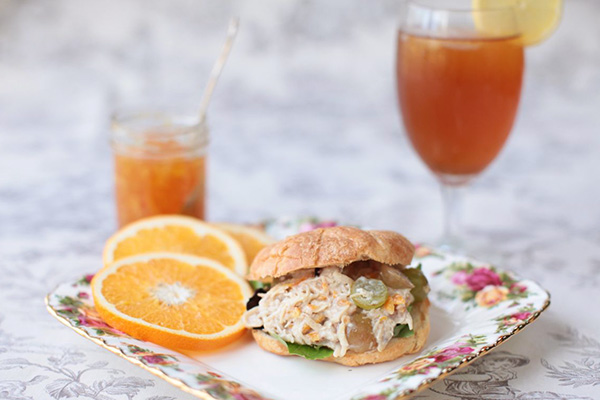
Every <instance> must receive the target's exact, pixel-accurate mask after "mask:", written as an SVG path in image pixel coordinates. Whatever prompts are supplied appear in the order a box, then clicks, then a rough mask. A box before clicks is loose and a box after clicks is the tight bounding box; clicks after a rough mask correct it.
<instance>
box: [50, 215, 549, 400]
mask: <svg viewBox="0 0 600 400" xmlns="http://www.w3.org/2000/svg"><path fill="white" fill-rule="evenodd" d="M331 225H333V223H327V222H319V221H316V220H314V219H279V220H273V221H268V222H267V223H266V224H265V229H266V230H267V232H268V233H269V234H271V235H272V236H273V237H276V238H283V237H285V236H287V235H289V234H293V233H297V232H299V231H305V230H309V229H312V228H315V227H318V226H331ZM413 264H415V265H416V264H422V266H423V271H424V273H425V274H426V276H427V278H428V279H429V283H430V286H431V293H430V295H429V298H430V300H431V303H432V307H431V311H430V316H431V318H430V319H431V333H430V336H429V339H428V340H427V343H426V344H425V347H424V348H423V350H422V351H421V352H420V353H419V354H413V355H409V356H405V357H402V358H400V359H398V360H395V361H390V362H387V363H383V364H377V365H367V366H362V367H357V368H349V367H345V366H342V365H337V364H332V363H325V362H317V361H309V360H305V359H302V358H300V357H280V356H277V355H274V354H271V353H267V352H265V351H263V350H261V349H260V348H259V347H258V345H256V344H255V343H254V342H253V341H252V339H251V335H249V334H247V335H246V336H245V337H244V338H243V339H241V340H239V341H238V342H236V343H234V344H232V345H230V346H228V347H226V348H224V349H221V350H219V351H215V352H211V353H195V354H194V353H181V352H177V351H173V350H169V349H166V348H163V347H161V346H158V345H155V344H152V343H148V342H143V341H140V340H136V339H133V338H131V337H129V336H127V335H126V334H124V333H122V332H119V331H117V330H115V329H112V328H111V327H109V326H108V325H106V324H105V323H104V322H103V321H102V320H101V319H100V318H99V317H98V314H97V313H96V311H95V310H94V304H93V301H92V300H91V291H90V285H89V281H90V279H91V276H90V275H88V276H85V277H82V278H79V279H77V280H74V281H72V282H67V283H64V284H62V285H60V286H59V287H58V288H56V290H54V291H53V292H52V293H50V294H48V296H47V298H46V303H47V307H48V310H49V311H50V313H51V314H52V315H54V316H55V317H56V318H57V319H58V320H59V321H61V322H62V323H64V324H65V325H66V326H68V327H70V328H71V329H73V330H75V331H76V332H77V333H79V334H81V335H82V336H84V337H86V338H88V339H90V340H91V341H93V342H94V343H96V344H98V345H100V346H102V347H103V348H105V349H107V350H109V351H111V352H113V353H115V354H117V355H119V356H121V357H123V358H125V359H127V360H129V361H130V362H132V363H134V364H136V365H138V366H140V367H142V368H144V369H145V370H147V371H149V372H151V373H153V374H154V375H156V376H158V377H159V378H162V379H164V380H166V381H168V382H169V383H171V384H173V385H175V386H177V387H179V388H181V389H182V390H184V391H186V392H189V393H191V394H193V395H195V396H197V397H199V398H201V399H211V400H214V399H223V400H266V399H272V400H283V399H285V400H305V399H311V400H325V399H327V400H332V399H333V400H342V399H352V400H387V399H390V400H391V399H398V398H400V397H403V396H407V395H409V394H411V393H414V392H415V391H417V390H420V389H422V388H424V387H426V386H427V385H429V384H430V383H432V382H434V381H435V380H437V379H440V378H442V377H444V376H445V375H447V374H448V373H451V372H452V371H454V370H456V369H457V368H459V367H461V366H463V365H466V364H467V363H468V362H470V361H473V360H474V359H476V358H477V357H479V356H481V355H482V354H484V353H486V352H488V351H489V350H491V349H493V348H494V347H496V346H498V345H500V344H501V343H502V342H504V341H506V340H507V339H508V338H510V337H512V336H514V335H515V334H517V333H518V332H519V331H520V330H521V329H523V328H524V327H525V326H527V325H528V324H530V323H531V322H533V321H534V320H535V319H536V318H537V317H538V316H539V315H540V313H541V312H542V311H544V310H545V309H546V308H547V307H548V305H549V304H550V296H549V294H548V292H546V290H544V289H543V288H541V287H540V286H539V285H538V284H537V283H535V282H533V281H530V280H526V279H521V278H520V277H518V276H515V275H513V274H512V273H510V272H507V271H503V270H501V269H499V268H495V267H493V266H491V265H489V264H486V263H482V262H479V261H476V260H473V259H470V258H465V257H460V256H455V255H451V254H445V253H442V252H439V251H436V250H434V249H431V248H428V247H417V251H416V254H415V258H414V260H413Z"/></svg>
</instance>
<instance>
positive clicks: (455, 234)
mask: <svg viewBox="0 0 600 400" xmlns="http://www.w3.org/2000/svg"><path fill="white" fill-rule="evenodd" d="M449 3H452V2H449V1H445V2H444V3H443V4H444V6H448V5H449ZM468 3H469V4H471V2H470V1H469V2H468ZM499 19H501V21H502V24H500V25H501V26H502V29H486V26H484V25H485V24H482V21H483V22H485V21H490V20H492V21H499ZM523 67H524V56H523V45H522V43H521V40H520V33H519V26H518V23H517V18H516V15H515V12H514V9H513V8H512V7H499V8H490V9H485V8H481V9H472V8H470V7H466V8H452V9H450V8H443V7H436V6H434V5H431V4H425V3H421V2H411V1H409V2H408V4H407V8H406V12H405V14H404V16H403V20H402V23H401V27H400V29H399V32H398V42H397V63H396V74H397V88H398V100H399V105H400V109H401V111H402V120H403V123H404V127H405V129H406V132H407V133H408V137H409V139H410V142H411V143H412V145H413V147H414V148H415V150H416V151H417V153H418V154H419V156H420V157H421V159H422V160H423V161H424V162H425V164H426V165H427V166H428V167H429V169H430V170H431V171H432V172H433V173H434V174H435V176H436V177H437V180H438V181H439V182H440V184H441V188H442V198H443V202H444V208H445V224H444V235H443V237H442V240H441V243H440V244H441V245H445V246H447V247H450V248H453V249H458V250H460V249H461V247H462V246H461V241H460V238H461V233H460V211H461V199H462V196H463V192H464V188H465V187H466V186H467V185H468V184H469V183H470V182H471V181H472V179H473V178H474V177H476V176H477V175H478V174H480V173H481V172H482V171H483V170H484V169H485V168H486V167H487V166H488V165H489V164H490V163H491V162H492V161H493V160H494V158H495V157H496V156H497V155H498V153H499V152H500V150H501V149H502V147H503V145H504V143H505V141H506V139H507V137H508V134H509V133H510V131H511V128H512V126H513V123H514V120H515V115H516V112H517V108H518V105H519V98H520V94H521V81H522V77H523Z"/></svg>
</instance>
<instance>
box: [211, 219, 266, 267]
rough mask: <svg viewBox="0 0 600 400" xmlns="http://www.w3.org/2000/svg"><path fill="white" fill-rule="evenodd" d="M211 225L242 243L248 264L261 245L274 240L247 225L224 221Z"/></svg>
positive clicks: (263, 245)
mask: <svg viewBox="0 0 600 400" xmlns="http://www.w3.org/2000/svg"><path fill="white" fill-rule="evenodd" d="M213 225H214V226H216V227H217V228H219V229H222V230H224V231H225V232H227V233H229V234H230V235H231V236H233V237H234V238H235V239H236V240H237V241H238V242H239V243H240V244H241V245H242V248H243V249H244V253H245V254H246V261H247V262H248V265H250V264H252V260H254V257H256V255H257V254H258V252H259V251H260V250H262V248H263V247H265V246H267V245H269V244H271V243H273V242H275V239H273V238H272V237H270V236H268V235H267V234H266V233H265V232H264V231H262V230H260V229H257V228H253V227H250V226H247V225H238V224H229V223H225V222H219V223H216V224H213Z"/></svg>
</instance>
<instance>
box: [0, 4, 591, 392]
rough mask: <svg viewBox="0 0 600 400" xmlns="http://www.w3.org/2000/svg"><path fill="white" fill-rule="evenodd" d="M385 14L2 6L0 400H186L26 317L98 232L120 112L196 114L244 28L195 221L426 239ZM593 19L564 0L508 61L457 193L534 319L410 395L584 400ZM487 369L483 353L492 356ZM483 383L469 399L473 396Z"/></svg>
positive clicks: (270, 8)
mask: <svg viewBox="0 0 600 400" xmlns="http://www.w3.org/2000/svg"><path fill="white" fill-rule="evenodd" d="M398 10H399V3H398V2H394V1H379V0H378V1H371V2H361V1H358V0H356V1H354V0H353V1H350V2H348V1H341V0H335V1H333V2H327V3H326V4H325V2H321V3H315V2H304V1H287V2H281V1H276V0H270V1H263V0H260V1H257V2H245V3H231V2H227V1H225V2H209V1H200V2H198V1H191V0H175V1H170V2H160V1H141V0H134V1H128V2H117V1H115V0H111V1H107V2H100V3H98V2H92V1H91V0H84V1H77V2H73V1H68V0H55V1H52V2H41V1H36V0H4V1H2V2H0V18H1V24H0V399H11V400H17V399H19V400H21V399H23V400H24V399H36V400H37V399H52V398H54V399H72V398H86V399H98V400H113V399H114V400H121V399H135V400H150V399H152V400H166V399H191V398H192V397H191V396H189V395H187V394H185V393H183V392H180V391H179V390H178V389H176V388H174V387H172V386H170V385H169V384H167V383H166V382H164V381H161V380H160V379H157V378H155V377H154V376H152V375H150V374H148V373H147V372H145V371H143V370H141V369H139V368H137V367H135V366H133V365H131V364H129V363H128V362H127V361H125V360H122V359H120V358H118V357H116V356H115V355H112V354H110V353H108V352H107V351H106V350H103V349H101V348H99V347H97V346H96V345H94V344H92V343H91V342H88V341H86V340H85V339H84V338H82V337H79V336H78V335H76V334H75V333H73V332H72V331H70V330H68V329H67V328H65V327H64V326H62V325H61V324H59V323H58V322H57V321H56V320H54V319H53V318H52V317H51V316H50V315H49V314H48V313H47V311H46V310H45V307H44V302H43V299H44V296H45V295H46V293H47V292H48V291H49V290H51V289H52V288H53V287H54V286H55V285H57V284H58V283H60V282H63V281H66V280H68V279H70V278H72V277H74V276H77V275H80V274H82V273H85V272H93V271H95V270H96V269H97V268H98V267H99V265H100V258H101V250H102V246H103V243H104V241H105V240H106V238H107V237H108V236H109V235H110V233H111V232H113V230H114V229H115V223H114V220H115V218H114V210H113V200H112V176H111V173H112V170H111V164H110V157H109V156H110V151H109V147H108V145H107V121H108V115H109V113H110V111H111V110H112V109H113V107H114V106H115V105H116V104H120V103H121V102H123V103H127V102H129V101H132V99H133V100H137V101H139V100H140V99H143V100H144V101H145V102H147V103H153V104H170V105H186V104H187V105H194V104H196V103H197V101H198V97H199V94H200V91H201V89H202V88H203V86H204V81H205V78H206V76H207V74H208V71H209V69H210V66H211V63H212V59H213V57H215V55H216V54H217V51H218V48H219V46H220V44H221V43H222V40H223V34H224V29H225V28H224V27H225V26H226V21H227V19H228V17H229V15H230V14H231V13H233V12H238V13H239V14H241V15H242V28H241V31H240V36H239V38H238V41H237V43H236V46H235V48H234V51H233V54H232V58H231V60H230V63H229V65H228V66H227V68H226V70H225V74H224V77H223V80H222V82H221V84H220V86H219V88H218V90H217V93H216V95H215V98H214V102H213V105H212V109H211V115H210V126H211V129H212V137H213V142H212V144H211V149H210V153H211V156H210V195H209V202H208V203H209V207H210V210H209V215H210V218H211V219H213V220H230V221H234V222H244V221H257V220H260V219H263V218H266V217H272V216H277V215H309V214H311V215H318V216H321V217H327V218H336V219H339V220H343V221H349V222H353V223H358V224H364V225H368V226H370V227H380V228H391V229H396V230H399V231H401V232H403V233H405V234H406V235H407V236H409V237H411V238H413V239H414V240H417V241H421V240H428V239H431V238H434V237H435V236H436V235H437V234H438V233H439V221H440V218H441V211H440V209H441V205H440V200H439V197H438V193H437V188H436V186H435V182H434V180H433V179H432V178H431V176H430V175H429V173H428V172H427V170H426V169H425V168H424V167H423V165H422V164H421V163H420V161H419V160H418V158H417V157H416V155H415V154H414V152H413V151H412V149H411V148H410V145H409V143H408V142H407V140H406V138H405V137H404V135H403V133H402V131H401V128H400V124H399V118H398V112H397V109H396V101H395V93H394V78H393V57H394V40H395V33H394V26H395V21H396V17H395V16H396V15H397V13H398ZM598 15H600V3H598V2H596V1H595V0H588V1H585V0H566V9H565V15H564V19H563V22H562V25H561V27H560V29H559V31H558V32H557V33H556V34H555V35H554V36H553V37H552V38H551V40H550V41H548V42H547V43H544V44H543V45H541V46H539V47H537V48H533V49H529V50H528V51H527V73H526V78H525V89H524V93H523V100H522V105H521V108H520V114H519V117H518V121H517V124H516V126H515V129H514V131H513V133H512V136H511V138H510V140H509V143H508V144H507V146H506V149H505V150H504V152H503V153H502V155H501V156H500V157H499V159H498V160H497V161H496V162H495V163H494V165H493V166H492V167H491V168H489V170H488V171H486V173H485V174H484V175H483V176H482V177H481V179H480V180H478V181H477V182H476V183H475V184H474V185H473V187H472V189H471V192H470V194H469V197H468V199H467V210H466V212H465V218H466V220H465V222H466V225H467V227H468V233H469V234H470V237H471V238H472V239H471V242H470V247H471V248H472V250H473V252H474V253H475V254H476V255H478V256H479V257H480V258H485V259H486V260H489V261H491V262H493V263H496V264H498V265H501V266H502V267H504V268H508V269H512V270H514V271H516V272H518V273H519V274H521V275H522V276H525V277H528V278H531V279H535V280H537V281H538V282H540V284H542V285H543V286H544V287H546V288H547V289H548V290H549V291H550V292H551V293H552V305H551V307H550V309H549V310H548V311H547V312H545V313H544V314H543V315H542V317H541V318H540V319H539V320H538V321H536V322H535V323H534V324H533V325H532V326H531V327H529V328H527V329H526V330H525V331H524V332H522V333H521V334H519V335H518V336H516V337H515V338H513V339H512V340H510V341H509V342H508V343H507V344H505V345H503V346H502V347H501V348H500V349H498V350H496V351H495V352H494V353H495V354H496V356H495V357H494V358H493V359H492V358H489V357H488V358H486V357H484V358H483V359H482V360H481V361H478V362H476V363H474V364H473V365H472V366H471V367H469V369H468V370H463V371H461V372H462V374H461V375H457V374H455V375H453V376H450V377H448V378H447V379H446V380H444V381H442V382H440V383H438V384H436V385H434V386H433V387H432V388H430V389H428V390H426V391H423V392H421V393H419V394H417V395H416V396H415V398H424V399H429V398H436V399H438V398H441V399H455V398H463V399H474V398H482V399H513V398H518V399H597V398H600V336H599V335H598V332H599V331H600V313H599V312H598V309H599V306H600V295H599V294H598V293H599V289H600V189H599V186H598V178H597V175H598V171H600V156H599V154H600V151H599V150H600V135H599V134H598V127H599V126H600V112H598V110H600V70H599V69H598V66H599V65H600V41H599V40H598V38H599V37H600V25H599V24H597V17H598ZM492 354H493V353H492ZM482 382H483V383H482Z"/></svg>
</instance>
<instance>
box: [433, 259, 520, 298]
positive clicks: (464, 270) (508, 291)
mask: <svg viewBox="0 0 600 400" xmlns="http://www.w3.org/2000/svg"><path fill="white" fill-rule="evenodd" d="M439 275H443V276H445V277H447V278H449V280H450V282H452V283H453V284H454V286H455V287H454V290H453V293H451V294H448V295H449V296H453V297H456V296H458V297H460V298H461V299H462V301H463V302H466V303H471V305H472V306H474V305H477V306H479V307H485V308H491V307H494V306H496V305H498V304H500V303H502V302H504V301H507V300H512V301H515V300H517V299H525V298H527V297H528V296H529V293H528V291H527V286H526V285H525V284H523V283H520V282H518V281H517V279H516V278H515V277H514V276H513V275H512V274H510V273H508V272H504V271H498V270H497V269H496V268H495V267H493V266H491V265H479V266H476V265H474V264H473V263H470V262H455V263H452V264H450V265H449V266H447V267H445V268H443V269H441V270H438V271H436V272H435V273H434V276H439Z"/></svg>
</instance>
